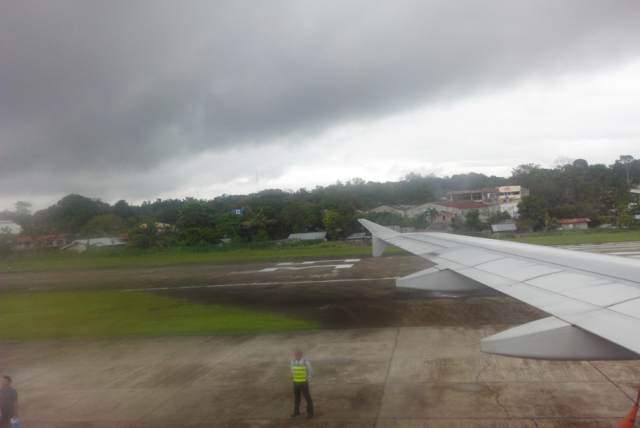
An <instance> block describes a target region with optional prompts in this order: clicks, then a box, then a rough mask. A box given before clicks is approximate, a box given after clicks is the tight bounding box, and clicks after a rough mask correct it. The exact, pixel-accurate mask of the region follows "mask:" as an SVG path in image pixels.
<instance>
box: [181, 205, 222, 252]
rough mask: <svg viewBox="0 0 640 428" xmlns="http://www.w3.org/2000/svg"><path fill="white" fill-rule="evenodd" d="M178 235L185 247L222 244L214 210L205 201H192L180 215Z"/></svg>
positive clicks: (184, 207)
mask: <svg viewBox="0 0 640 428" xmlns="http://www.w3.org/2000/svg"><path fill="white" fill-rule="evenodd" d="M177 228H178V235H179V240H180V242H181V243H182V244H183V245H208V244H215V243H218V242H220V238H221V236H220V234H219V232H218V230H216V224H215V215H214V212H213V210H212V209H211V208H210V207H209V206H208V205H207V203H206V202H204V201H196V200H191V201H189V202H188V203H187V204H185V205H184V206H183V207H182V209H181V210H180V212H179V214H178V222H177Z"/></svg>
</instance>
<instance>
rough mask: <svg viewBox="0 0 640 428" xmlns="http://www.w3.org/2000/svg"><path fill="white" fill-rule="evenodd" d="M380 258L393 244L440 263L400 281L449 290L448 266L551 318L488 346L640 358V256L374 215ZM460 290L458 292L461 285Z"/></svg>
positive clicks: (517, 352)
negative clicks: (396, 222)
mask: <svg viewBox="0 0 640 428" xmlns="http://www.w3.org/2000/svg"><path fill="white" fill-rule="evenodd" d="M360 223H362V225H363V226H364V227H365V228H367V229H368V230H369V231H370V232H371V234H372V241H373V253H374V256H379V255H381V254H382V251H383V250H384V248H385V247H386V246H387V245H388V244H391V245H394V246H396V247H400V248H402V249H404V250H406V251H408V252H410V253H413V254H415V255H417V256H420V257H423V258H425V259H428V260H430V261H432V262H434V263H436V266H435V267H432V268H429V269H427V270H424V271H421V272H417V273H414V274H412V275H409V276H407V277H404V278H399V279H397V281H396V285H397V286H398V287H408V288H417V289H423V290H441V291H446V290H448V289H450V288H449V287H448V286H447V284H446V283H443V281H437V280H436V279H435V278H436V277H434V276H431V278H430V275H432V274H433V273H435V272H437V271H440V270H444V269H449V270H452V271H454V272H457V273H458V274H460V275H463V276H465V277H467V278H470V279H472V280H474V281H476V283H473V282H471V281H470V282H469V287H468V289H472V288H477V287H479V286H480V285H478V284H477V283H480V284H483V285H485V286H488V287H490V288H493V289H495V290H498V291H500V292H502V293H504V294H506V295H508V296H511V297H513V298H515V299H518V300H521V301H523V302H525V303H527V304H529V305H532V306H535V307H536V308H539V309H541V310H542V311H544V312H547V313H548V314H550V315H551V316H550V317H548V318H544V319H541V320H537V321H534V322H531V323H528V324H524V325H521V326H518V327H515V328H512V329H510V330H507V331H504V332H501V333H498V334H496V335H494V336H491V337H488V338H485V339H483V340H482V342H481V348H482V350H483V351H485V352H490V353H495V354H501V355H509V356H517V357H526V358H541V359H562V360H567V359H568V360H619V359H625V360H626V359H640V261H638V260H633V259H628V258H623V257H618V256H610V255H604V254H592V253H585V252H577V251H571V250H565V249H559V248H552V247H545V246H539V245H529V244H521V243H516V242H509V241H500V240H496V239H486V238H476V237H471V236H461V235H454V234H449V233H399V232H395V231H393V230H391V229H389V228H386V227H383V226H380V225H378V224H376V223H373V222H371V221H368V220H360ZM457 287H458V288H456V289H457V290H460V288H459V285H457Z"/></svg>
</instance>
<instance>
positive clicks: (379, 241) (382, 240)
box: [358, 218, 398, 257]
mask: <svg viewBox="0 0 640 428" xmlns="http://www.w3.org/2000/svg"><path fill="white" fill-rule="evenodd" d="M358 221H359V222H360V224H361V225H362V226H364V228H365V229H367V230H368V231H369V232H371V244H372V247H373V257H380V256H381V255H382V253H383V252H384V250H385V248H387V247H388V246H389V243H388V241H387V240H388V239H390V238H393V237H394V236H396V235H397V234H398V232H396V231H395V230H392V229H389V228H388V227H384V226H380V225H379V224H376V223H374V222H372V221H369V220H367V219H364V218H361V219H358Z"/></svg>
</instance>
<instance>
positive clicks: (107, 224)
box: [85, 214, 124, 235]
mask: <svg viewBox="0 0 640 428" xmlns="http://www.w3.org/2000/svg"><path fill="white" fill-rule="evenodd" d="M123 229H124V222H123V221H122V218H121V217H119V216H117V215H115V214H99V215H97V216H94V217H92V218H91V220H89V221H88V222H87V225H86V226H85V231H86V232H87V233H88V234H91V235H99V234H100V235H103V234H104V235H112V234H114V233H120V232H122V231H123Z"/></svg>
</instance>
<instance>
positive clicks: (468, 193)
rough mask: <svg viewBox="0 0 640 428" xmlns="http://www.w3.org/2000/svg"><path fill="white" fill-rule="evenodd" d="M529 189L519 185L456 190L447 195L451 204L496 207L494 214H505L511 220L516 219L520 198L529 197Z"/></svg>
mask: <svg viewBox="0 0 640 428" xmlns="http://www.w3.org/2000/svg"><path fill="white" fill-rule="evenodd" d="M529 194H530V193H529V189H527V188H525V187H522V186H519V185H509V186H497V187H487V188H484V189H477V190H457V191H453V192H448V193H447V200H448V201H451V202H462V201H471V202H482V203H485V204H487V205H497V209H496V210H495V211H496V212H498V211H499V212H507V213H509V215H510V216H511V217H513V218H517V217H518V204H519V203H520V201H521V200H522V198H524V197H526V196H529Z"/></svg>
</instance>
